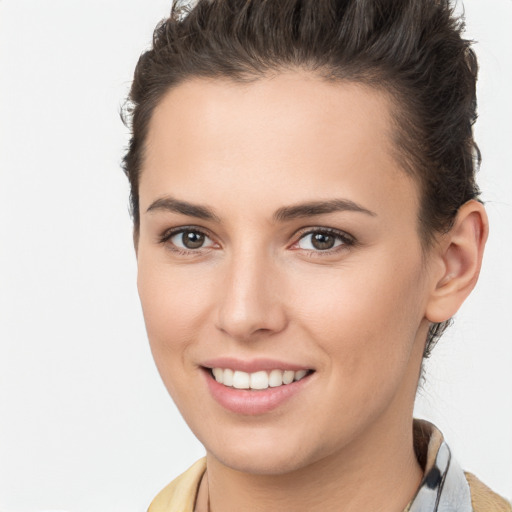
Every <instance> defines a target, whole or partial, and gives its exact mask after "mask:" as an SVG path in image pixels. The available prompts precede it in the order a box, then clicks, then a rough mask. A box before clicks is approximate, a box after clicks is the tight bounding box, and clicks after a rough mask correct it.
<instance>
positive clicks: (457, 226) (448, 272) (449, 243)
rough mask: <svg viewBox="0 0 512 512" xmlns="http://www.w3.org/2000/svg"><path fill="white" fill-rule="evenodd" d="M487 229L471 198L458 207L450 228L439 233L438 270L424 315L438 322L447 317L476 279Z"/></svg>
mask: <svg viewBox="0 0 512 512" xmlns="http://www.w3.org/2000/svg"><path fill="white" fill-rule="evenodd" d="M488 232H489V223H488V220H487V214H486V212H485V208H484V206H483V205H482V204H481V203H479V202H478V201H475V200H471V201H468V202H467V203H465V204H464V205H463V206H461V208H460V209H459V212H458V213H457V217H456V219H455V222H454V224H453V227H452V229H450V231H449V232H448V233H447V234H446V235H444V236H443V238H442V240H441V241H440V245H439V247H438V251H439V252H438V253H437V255H436V258H438V259H439V261H440V263H441V265H440V267H439V268H441V269H442V272H440V274H441V275H439V274H438V275H437V276H434V280H433V287H432V291H431V295H430V297H429V302H428V305H427V311H426V317H427V319H428V320H429V321H430V322H433V323H439V322H444V321H446V320H448V319H450V318H451V317H452V316H453V315H454V314H455V313H456V312H457V311H458V309H459V308H460V306H461V305H462V303H463V302H464V300H465V299H466V298H467V296H468V295H469V294H470V293H471V291H472V290H473V288H474V287H475V285H476V282H477V280H478V275H479V273H480V267H481V265H482V257H483V252H484V247H485V242H486V241H487V236H488Z"/></svg>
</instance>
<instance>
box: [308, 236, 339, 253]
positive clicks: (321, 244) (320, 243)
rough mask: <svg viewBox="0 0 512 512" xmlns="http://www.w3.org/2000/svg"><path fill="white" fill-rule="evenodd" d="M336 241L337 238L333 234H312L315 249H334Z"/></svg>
mask: <svg viewBox="0 0 512 512" xmlns="http://www.w3.org/2000/svg"><path fill="white" fill-rule="evenodd" d="M335 242H336V240H335V238H334V237H333V236H332V235H326V234H324V233H315V234H313V235H312V236H311V245H312V246H313V247H314V248H315V249H318V250H320V251H325V250H326V249H332V248H333V247H334V243H335Z"/></svg>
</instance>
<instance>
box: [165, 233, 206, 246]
mask: <svg viewBox="0 0 512 512" xmlns="http://www.w3.org/2000/svg"><path fill="white" fill-rule="evenodd" d="M168 240H169V241H170V242H171V243H172V245H174V246H176V247H178V248H180V249H188V250H194V249H201V248H205V247H209V246H211V245H212V244H213V242H212V240H210V238H209V237H207V236H206V235H205V234H204V233H202V232H201V231H197V230H194V229H184V230H181V231H179V232H177V233H174V234H173V235H172V236H171V237H169V238H168Z"/></svg>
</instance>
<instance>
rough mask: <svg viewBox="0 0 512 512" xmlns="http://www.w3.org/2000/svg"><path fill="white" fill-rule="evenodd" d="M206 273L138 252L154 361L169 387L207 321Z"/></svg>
mask: <svg viewBox="0 0 512 512" xmlns="http://www.w3.org/2000/svg"><path fill="white" fill-rule="evenodd" d="M171 270H172V271H171ZM204 277H205V276H201V275H197V272H195V273H193V272H191V271H190V270H187V269H185V268H184V267H183V268H181V269H177V270H176V269H171V268H170V267H169V266H168V265H165V264H164V265H162V264H161V263H160V262H158V261H154V259H153V260H150V258H149V257H146V255H144V254H139V259H138V276H137V287H138V291H139V297H140V301H141V305H142V310H143V314H144V321H145V323H146V330H147V334H148V339H149V343H150V346H151V351H152V353H153V357H154V359H155V363H156V365H157V367H158V370H159V372H160V374H161V376H162V378H163V380H164V382H165V383H166V385H167V386H168V387H169V386H170V385H171V383H170V382H168V380H169V378H170V377H172V376H173V375H176V374H180V373H181V372H183V371H184V370H185V369H186V365H187V361H188V360H189V359H188V358H187V357H186V355H187V351H188V349H189V347H190V346H191V344H192V343H193V342H194V341H195V340H197V339H198V337H200V335H201V330H202V329H203V328H204V326H205V324H206V322H205V318H206V317H207V315H208V310H207V307H206V306H205V305H206V304H208V303H209V301H208V299H207V297H205V294H207V293H208V289H209V288H211V287H209V286H208V285H207V283H205V279H204ZM188 364H190V363H188Z"/></svg>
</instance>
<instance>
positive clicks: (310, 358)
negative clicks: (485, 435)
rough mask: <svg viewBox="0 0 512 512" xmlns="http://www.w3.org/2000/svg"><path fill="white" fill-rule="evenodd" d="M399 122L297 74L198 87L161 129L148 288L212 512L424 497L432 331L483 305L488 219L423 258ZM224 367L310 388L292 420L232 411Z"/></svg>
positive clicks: (366, 100)
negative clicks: (276, 370) (420, 427)
mask: <svg viewBox="0 0 512 512" xmlns="http://www.w3.org/2000/svg"><path fill="white" fill-rule="evenodd" d="M390 108H391V106H390V104H389V102H388V99H387V97H386V95H385V94H384V93H382V92H378V91H375V90H372V89H368V88H365V87H362V86H359V85H356V84H348V83H337V84H332V83H331V84H329V83H325V82H322V81H321V80H320V79H318V78H316V77H315V76H313V75H308V74H306V73H304V72H299V71H297V72H289V73H287V74H282V75H277V76H275V77H273V78H268V79H261V80H258V81H256V82H253V83H250V84H245V85H241V84H234V83H231V82H226V81H221V80H213V81H206V80H193V81H190V82H186V83H184V84H181V85H179V86H178V87H176V88H175V89H173V90H171V91H170V92H169V93H168V94H167V95H166V96H165V98H164V99H163V100H162V102H161V103H160V105H159V106H158V107H157V108H156V110H155V112H154V114H153V118H152V121H151V124H150V130H149V134H148V139H147V152H146V159H145V162H144V166H143V170H142V176H141V181H140V205H141V210H140V211H141V224H140V233H139V235H138V238H137V240H136V246H137V257H138V267H139V274H138V288H139V294H140V297H141V302H142V306H143V311H144V317H145V321H146V327H147V331H148V337H149V340H150V344H151V349H152V351H153V355H154V358H155V361H156V364H157V367H158V369H159V372H160V374H161V376H162V379H163V381H164V383H165V385H166V387H167V389H168V390H169V393H170V394H171V396H172V397H173V399H174V401H175V402H176V404H177V406H178V408H179V409H180V411H181V413H182V414H183V416H184V418H185V420H186V421H187V423H188V424H189V426H190V428H191V429H192V430H193V432H194V433H195V435H196V436H197V437H198V439H199V440H200V441H201V442H202V443H203V445H204V446H205V448H206V452H207V468H208V469H207V478H205V479H203V484H202V486H201V489H200V492H199V494H198V502H197V511H198V512H202V511H206V510H208V501H209V510H210V512H231V511H239V510H244V511H248V512H257V511H269V510H270V511H271V510H294V511H304V512H306V511H307V512H316V511H322V512H329V511H337V512H338V511H340V510H343V511H347V512H351V511H356V510H357V511H360V510H379V511H382V512H388V511H389V512H398V511H401V510H403V509H404V507H405V506H406V505H407V503H408V502H409V501H410V500H411V498H412V497H413V496H414V494H415V491H416V489H417V487H418V485H419V482H420V480H421V476H422V470H421V468H420V467H419V465H418V463H417V461H416V458H415V456H414V451H413V443H412V411H413V405H414V397H415V392H416V386H417V382H418V377H419V370H420V364H421V359H422V352H423V346H424V343H425V338H426V334H427V331H428V327H429V324H430V322H434V321H435V322H439V321H442V320H446V319H448V318H450V317H451V316H452V315H453V314H454V313H455V312H456V310H457V309H458V307H459V306H460V304H461V303H462V302H463V300H464V299H465V297H466V296H467V295H468V294H469V292H470V291H471V289H472V288H473V286H474V284H475V282H476V278H477V276H478V271H479V268H480V264H481V256H482V251H483V246H484V243H485V239H486V236H487V220H486V217H485V211H484V209H483V207H482V206H481V205H480V204H479V203H476V202H470V203H468V204H467V205H465V206H464V207H463V208H461V211H460V213H459V216H458V219H457V222H456V223H455V225H454V228H453V230H452V231H451V232H450V233H449V234H448V235H445V236H443V237H439V239H438V243H437V244H435V246H434V248H432V249H430V250H429V251H427V253H425V251H424V247H423V245H422V240H421V239H420V236H419V234H418V220H417V216H418V211H419V197H420V191H419V190H418V186H417V184H416V183H415V182H414V181H413V180H412V179H411V178H410V177H408V176H407V175H406V173H405V172H404V171H403V170H402V169H401V168H400V167H399V165H398V163H397V162H396V160H395V158H394V156H393V155H394V149H393V147H392V141H391V134H392V130H393V127H392V123H391V120H390ZM326 202H329V204H331V205H335V207H333V208H332V209H331V211H328V212H325V211H324V212H321V211H319V209H318V207H317V206H318V204H325V203H326ZM312 203H315V205H316V206H315V205H314V206H315V207H314V208H309V210H306V209H305V208H303V207H302V208H297V205H304V204H307V205H309V206H311V204H312ZM177 205H178V206H177ZM315 208H316V209H315ZM293 212H295V213H293ZM184 233H185V234H186V236H191V237H192V239H193V241H194V244H195V245H194V244H192V245H190V244H189V239H188V238H186V237H184ZM315 237H316V238H315ZM318 240H320V241H321V242H322V243H324V245H321V244H320V245H319V244H318V243H317V241H318ZM198 241H199V242H198ZM329 243H330V245H331V246H332V247H331V246H330V245H329ZM219 357H224V358H233V359H235V360H236V361H243V362H250V363H251V364H256V365H257V364H258V361H259V360H260V359H261V358H266V359H272V360H276V361H282V362H283V364H285V363H286V364H290V365H294V366H299V367H301V368H307V369H308V370H309V373H308V376H307V378H306V379H305V380H304V382H303V385H302V387H300V391H298V392H297V393H295V394H294V395H293V396H291V397H290V398H289V399H287V400H286V401H284V402H283V403H282V404H280V405H279V406H278V407H275V408H272V409H270V410H266V411H264V412H259V413H258V414H246V413H237V412H234V411H232V410H228V409H226V407H224V406H223V405H222V404H220V403H219V402H218V401H217V400H216V399H214V397H213V396H212V394H211V392H210V391H209V386H208V385H207V384H208V382H210V384H211V382H212V381H208V379H213V377H212V376H211V372H210V370H209V367H208V365H207V363H206V362H207V361H209V360H211V359H212V358H219ZM258 392H259V391H251V390H245V391H241V392H240V393H241V395H240V396H248V395H243V393H258Z"/></svg>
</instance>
